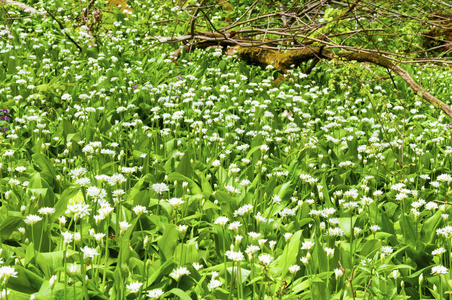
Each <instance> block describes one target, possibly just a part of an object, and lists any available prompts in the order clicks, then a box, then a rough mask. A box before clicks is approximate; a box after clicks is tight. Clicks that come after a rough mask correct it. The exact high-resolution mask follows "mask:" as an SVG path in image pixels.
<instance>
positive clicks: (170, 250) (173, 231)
mask: <svg viewBox="0 0 452 300" xmlns="http://www.w3.org/2000/svg"><path fill="white" fill-rule="evenodd" d="M178 240H179V231H178V230H177V228H176V226H175V225H174V224H168V225H166V227H165V230H164V232H163V236H162V238H161V239H160V240H159V241H158V243H157V244H158V246H159V249H160V251H162V253H163V255H164V256H165V260H170V259H171V258H172V257H173V255H174V250H175V249H176V246H177V243H178Z"/></svg>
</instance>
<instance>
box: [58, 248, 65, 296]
mask: <svg viewBox="0 0 452 300" xmlns="http://www.w3.org/2000/svg"><path fill="white" fill-rule="evenodd" d="M66 265H67V258H66V247H64V250H63V268H64V299H67V267H66ZM60 273H61V272H60ZM58 277H59V276H58ZM58 280H59V278H58Z"/></svg>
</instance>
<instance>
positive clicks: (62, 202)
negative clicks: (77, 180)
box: [52, 187, 80, 222]
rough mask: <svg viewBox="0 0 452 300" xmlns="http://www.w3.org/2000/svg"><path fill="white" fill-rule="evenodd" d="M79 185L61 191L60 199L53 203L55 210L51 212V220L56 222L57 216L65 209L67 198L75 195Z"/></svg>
mask: <svg viewBox="0 0 452 300" xmlns="http://www.w3.org/2000/svg"><path fill="white" fill-rule="evenodd" d="M79 190H80V188H79V187H74V188H67V189H65V190H64V191H63V194H61V196H60V199H58V201H57V203H56V204H55V207H54V208H55V212H54V213H53V214H52V222H56V220H58V218H59V217H61V216H62V215H63V214H64V213H65V212H66V209H67V204H68V202H69V200H70V199H71V198H72V197H74V196H75V195H77V193H78V192H79Z"/></svg>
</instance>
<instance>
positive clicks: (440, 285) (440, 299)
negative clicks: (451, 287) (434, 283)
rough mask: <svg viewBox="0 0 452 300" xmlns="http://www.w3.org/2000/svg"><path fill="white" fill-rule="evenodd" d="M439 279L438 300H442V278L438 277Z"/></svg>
mask: <svg viewBox="0 0 452 300" xmlns="http://www.w3.org/2000/svg"><path fill="white" fill-rule="evenodd" d="M438 277H439V300H443V283H442V281H443V280H442V278H441V275H439V276H438Z"/></svg>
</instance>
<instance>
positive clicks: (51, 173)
mask: <svg viewBox="0 0 452 300" xmlns="http://www.w3.org/2000/svg"><path fill="white" fill-rule="evenodd" d="M32 158H33V162H34V163H35V164H36V165H38V166H39V168H40V169H41V172H40V173H41V176H42V177H43V178H44V179H45V181H47V182H48V183H49V184H50V185H52V184H54V183H55V182H56V181H55V176H56V174H55V168H54V166H53V164H52V163H51V162H50V159H49V158H48V157H47V156H45V155H44V154H40V153H39V154H33V156H32Z"/></svg>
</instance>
